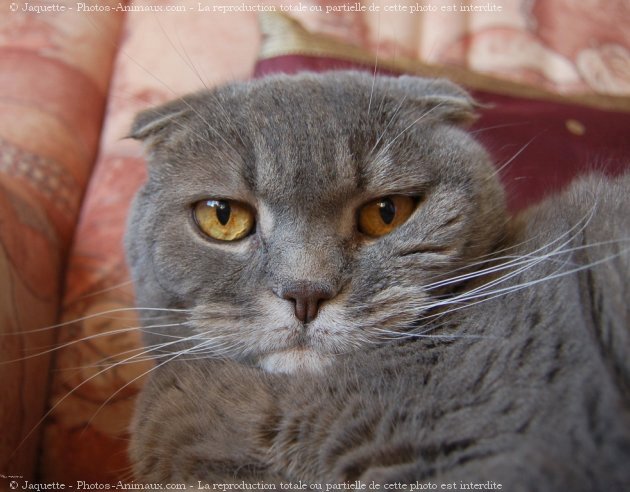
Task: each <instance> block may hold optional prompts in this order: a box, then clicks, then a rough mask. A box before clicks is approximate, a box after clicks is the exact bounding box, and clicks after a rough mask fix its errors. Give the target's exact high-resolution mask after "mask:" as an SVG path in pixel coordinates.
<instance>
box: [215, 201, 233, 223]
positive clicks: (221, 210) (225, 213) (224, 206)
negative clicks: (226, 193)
mask: <svg viewBox="0 0 630 492" xmlns="http://www.w3.org/2000/svg"><path fill="white" fill-rule="evenodd" d="M215 208H216V211H217V219H219V222H220V223H221V225H225V224H227V223H228V221H229V220H230V204H229V203H228V202H217V204H216V207H215Z"/></svg>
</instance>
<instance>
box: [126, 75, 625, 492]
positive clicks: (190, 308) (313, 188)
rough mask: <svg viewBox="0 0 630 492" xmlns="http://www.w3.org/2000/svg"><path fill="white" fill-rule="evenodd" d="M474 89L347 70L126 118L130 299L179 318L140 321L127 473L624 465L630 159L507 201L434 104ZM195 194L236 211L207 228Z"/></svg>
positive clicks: (454, 102) (539, 479)
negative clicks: (232, 231)
mask: <svg viewBox="0 0 630 492" xmlns="http://www.w3.org/2000/svg"><path fill="white" fill-rule="evenodd" d="M470 110H471V102H470V100H469V99H468V98H467V96H466V95H465V94H464V93H462V92H461V91H459V90H458V89H456V88H454V87H453V86H451V85H449V84H445V83H443V82H427V81H423V80H419V79H406V78H403V79H399V80H394V79H376V80H375V81H373V80H372V78H371V77H369V76H363V75H358V74H348V73H343V74H337V75H328V76H301V77H298V78H279V79H274V80H271V81H262V82H257V83H255V84H253V85H251V86H248V85H245V86H238V85H237V86H232V87H228V88H225V89H220V90H219V91H217V92H215V93H213V94H206V95H199V96H194V97H192V98H190V99H187V100H185V102H181V101H179V102H176V103H172V104H171V105H170V106H166V107H163V108H161V109H159V110H157V112H153V113H146V114H144V115H143V116H141V117H140V118H139V119H138V120H137V123H136V127H135V129H134V135H135V136H136V137H138V138H144V139H147V140H149V142H150V143H149V147H150V161H151V162H150V168H151V171H150V176H151V177H150V180H149V183H148V184H147V185H146V186H145V188H144V190H143V191H142V192H141V194H140V195H139V198H138V200H137V201H136V206H135V209H134V214H133V217H132V219H131V222H130V233H129V236H128V250H129V252H130V254H129V257H130V263H131V265H132V269H133V272H134V277H135V280H136V284H137V286H138V297H139V302H140V304H141V305H143V306H151V307H162V308H170V309H181V310H182V311H181V312H177V313H173V314H172V315H171V316H172V319H173V322H182V323H184V324H182V325H181V326H175V327H170V328H168V330H169V331H166V330H164V329H161V328H159V327H157V325H158V322H157V321H156V320H155V319H152V318H150V317H147V318H145V320H144V322H145V326H146V327H148V328H146V330H147V331H148V332H149V333H148V335H147V336H146V340H147V344H148V345H149V346H151V345H152V344H156V343H162V345H161V346H160V347H159V350H160V351H163V352H165V354H166V355H162V357H161V358H160V359H159V360H158V364H160V366H159V367H158V368H157V369H156V370H155V371H154V373H153V375H152V376H151V378H150V380H149V383H148V385H147V387H146V388H145V390H144V391H143V394H142V395H141V398H140V402H139V407H138V411H137V415H136V419H135V423H134V432H133V439H132V447H131V456H132V460H133V461H134V468H135V473H136V476H137V478H138V479H139V480H144V481H148V482H180V481H184V482H188V483H192V484H194V485H197V484H198V482H197V480H199V481H201V482H202V483H206V482H207V483H220V482H234V483H240V482H242V481H245V482H246V483H247V482H270V483H279V482H284V483H288V482H292V483H296V482H298V481H300V480H302V481H304V482H306V483H321V484H324V483H327V484H333V483H342V482H348V483H350V482H353V481H355V480H360V481H362V482H363V483H367V484H369V483H371V482H372V481H375V482H376V483H380V484H385V483H396V482H399V483H405V484H409V485H408V486H407V489H406V490H410V484H415V483H417V482H420V483H423V482H424V483H428V482H431V483H437V484H438V487H439V486H440V484H449V483H455V484H456V485H457V487H453V488H462V487H461V486H460V481H461V482H465V483H467V484H468V483H470V482H474V483H478V484H479V483H488V484H491V483H493V482H494V483H497V484H502V486H503V487H504V488H505V489H508V490H613V489H617V490H620V489H621V488H622V487H624V486H626V487H627V486H628V485H630V466H628V463H629V462H630V361H629V358H630V315H629V313H628V307H627V305H626V303H627V301H628V299H629V298H630V286H629V281H628V275H629V272H630V255H629V253H628V247H629V243H628V235H629V233H630V218H629V216H630V193H629V190H630V174H626V175H625V177H620V178H617V179H616V180H609V179H607V178H603V177H600V176H593V177H590V178H588V179H584V180H582V181H579V182H577V183H575V184H573V185H572V186H571V188H570V189H569V190H567V191H566V192H564V193H562V194H560V195H558V196H556V197H553V198H550V199H548V200H547V201H546V202H544V203H543V204H541V205H539V206H537V207H535V208H533V209H531V210H529V211H527V212H525V213H524V214H521V215H520V216H519V217H517V218H515V219H512V220H508V219H506V215H505V211H504V204H503V196H502V191H501V188H500V186H499V185H498V182H497V180H496V176H495V171H494V169H493V167H492V166H491V164H490V163H489V160H488V158H487V156H486V154H485V153H484V152H483V150H482V149H481V148H480V147H479V146H478V145H477V144H476V143H474V142H473V141H472V139H470V137H468V136H467V135H466V134H465V133H464V132H463V131H462V130H460V129H458V128H457V127H456V126H454V123H455V124H458V123H459V122H461V121H463V120H466V119H467V118H468V117H469V116H470ZM228 113H229V114H228ZM219 128H220V129H221V130H220V131H219V130H218V129H219ZM400 196H402V197H403V199H400V200H401V201H396V200H399V199H398V198H396V199H395V200H394V199H393V198H392V200H393V201H392V200H390V201H388V202H387V201H383V200H381V201H379V202H378V206H379V207H381V208H380V209H378V210H381V209H383V208H386V206H390V205H392V203H394V202H395V204H396V207H398V208H396V210H397V211H398V210H403V209H404V207H405V206H406V205H404V203H405V201H404V200H406V199H407V198H405V197H413V201H412V202H411V201H410V202H409V203H412V204H413V211H412V212H411V213H410V215H409V217H405V219H404V220H402V221H401V222H400V223H398V222H396V220H397V219H394V220H393V222H392V223H393V224H395V225H396V227H394V228H393V229H392V230H391V231H390V230H389V229H388V230H387V233H384V234H382V235H381V234H380V233H378V234H377V235H378V237H376V236H377V235H375V234H365V230H366V228H367V230H369V231H371V230H372V229H369V221H368V222H364V211H365V210H367V209H369V206H370V205H369V204H370V203H372V201H374V200H377V199H380V198H381V197H400ZM209 199H213V200H224V201H225V200H234V203H232V209H228V210H238V209H237V208H235V207H236V204H237V201H240V202H244V203H246V204H247V206H248V207H250V208H251V209H253V210H254V211H255V212H254V216H255V221H256V225H255V227H252V228H250V229H249V232H248V234H247V235H245V236H244V237H243V238H241V239H238V240H236V241H233V242H226V241H218V240H216V239H212V238H204V237H203V235H202V234H199V230H197V229H196V228H197V227H198V226H199V223H200V222H199V220H198V219H194V220H192V219H191V207H193V210H197V206H195V203H199V201H200V200H201V201H202V202H204V201H205V200H209ZM204 203H205V202H204ZM213 203H214V202H213ZM366 204H367V205H366ZM399 205H400V206H399ZM366 207H367V208H366ZM368 212H369V210H368ZM386 212H387V211H385V215H383V213H381V215H380V217H381V218H385V219H388V218H391V217H389V216H387V214H386ZM193 213H196V212H193ZM217 213H218V212H217ZM194 217H197V216H196V215H194ZM377 219H378V217H377ZM370 220H372V219H370ZM357 224H358V225H357ZM365 224H368V225H365ZM475 272H477V273H475ZM296 285H297V287H296ZM287 292H288V293H287ZM160 322H161V323H166V324H170V322H169V321H167V322H164V321H160ZM152 326H154V327H155V328H151V327H152ZM151 332H155V333H151ZM193 333H194V334H195V338H194V339H188V340H183V341H180V340H178V339H177V338H173V335H176V336H180V337H189V336H190V335H192V334H193ZM405 333H407V334H408V335H405ZM192 346H195V347H197V348H196V349H194V350H191V349H190V347H192ZM175 350H180V351H182V355H181V356H179V357H175V353H174V351H175ZM185 350H189V352H183V351H185ZM220 358H227V360H218V359H220ZM178 359H181V360H178ZM285 373H286V374H285ZM324 490H326V488H325V487H324Z"/></svg>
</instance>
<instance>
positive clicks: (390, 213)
mask: <svg viewBox="0 0 630 492" xmlns="http://www.w3.org/2000/svg"><path fill="white" fill-rule="evenodd" d="M378 208H379V210H378V211H379V213H380V214H381V219H383V222H385V223H386V224H391V223H392V222H393V220H394V217H395V216H396V205H394V202H392V201H391V200H390V199H389V198H385V199H383V200H381V201H380V202H378Z"/></svg>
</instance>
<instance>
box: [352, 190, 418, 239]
mask: <svg viewBox="0 0 630 492" xmlns="http://www.w3.org/2000/svg"><path fill="white" fill-rule="evenodd" d="M415 208H416V200H414V199H413V198H412V197H410V196H405V195H390V196H386V197H383V198H379V199H377V200H373V201H371V202H369V203H367V204H365V205H363V207H361V209H360V210H359V230H360V231H361V232H362V233H363V234H367V235H368V236H372V237H380V236H384V235H385V234H389V233H390V232H392V231H393V230H394V229H396V228H397V227H398V226H400V225H401V224H403V223H404V222H405V221H406V220H407V219H408V218H409V216H410V215H411V214H412V213H413V211H414V209H415Z"/></svg>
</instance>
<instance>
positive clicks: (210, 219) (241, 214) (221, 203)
mask: <svg viewBox="0 0 630 492" xmlns="http://www.w3.org/2000/svg"><path fill="white" fill-rule="evenodd" d="M193 217H194V219H195V223H196V224H197V227H199V229H200V230H201V232H203V233H204V234H205V235H207V236H209V237H211V238H213V239H218V240H219V241H236V240H238V239H242V238H244V237H245V236H247V235H248V234H249V233H250V232H252V230H253V229H254V224H255V218H254V213H253V212H252V210H251V209H250V208H249V207H248V206H247V205H244V204H242V203H239V202H236V201H233V200H202V201H200V202H197V203H196V204H195V205H194V207H193Z"/></svg>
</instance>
